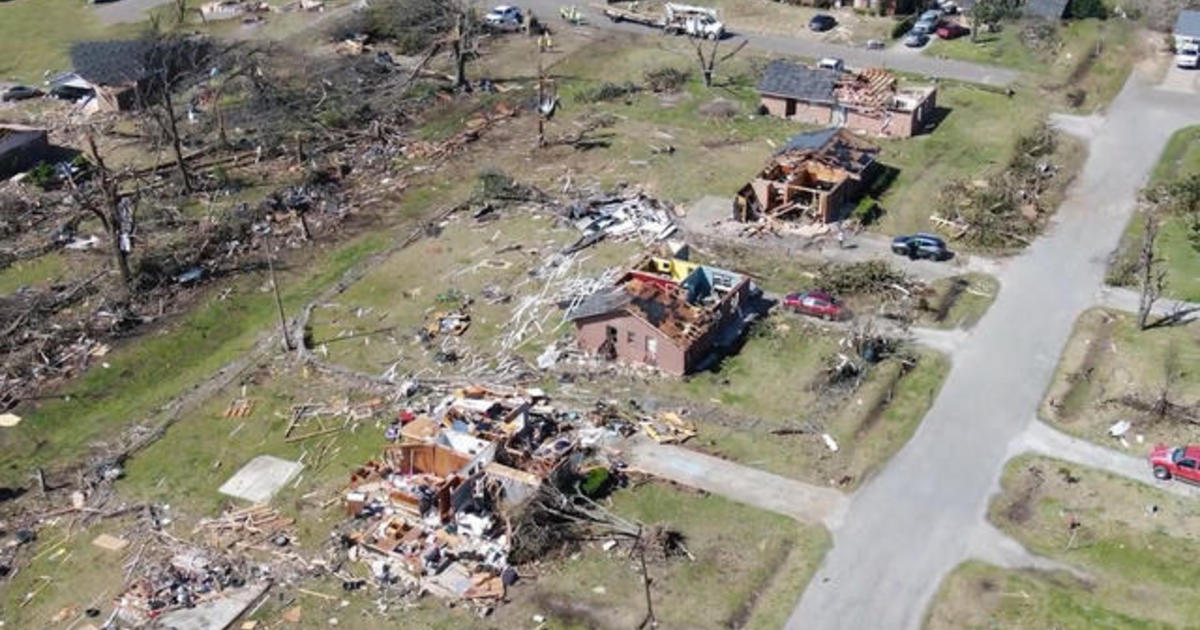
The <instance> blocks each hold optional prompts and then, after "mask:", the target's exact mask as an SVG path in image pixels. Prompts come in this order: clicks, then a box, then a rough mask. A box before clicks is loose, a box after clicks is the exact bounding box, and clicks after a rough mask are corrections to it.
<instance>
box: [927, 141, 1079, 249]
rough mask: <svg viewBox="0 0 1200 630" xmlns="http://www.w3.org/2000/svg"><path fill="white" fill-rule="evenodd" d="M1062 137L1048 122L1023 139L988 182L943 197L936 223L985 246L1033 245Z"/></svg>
mask: <svg viewBox="0 0 1200 630" xmlns="http://www.w3.org/2000/svg"><path fill="white" fill-rule="evenodd" d="M1057 143H1058V136H1057V133H1056V132H1055V131H1054V130H1053V129H1051V128H1050V127H1049V126H1048V125H1046V124H1044V123H1043V124H1040V125H1038V126H1037V127H1035V128H1034V129H1033V130H1031V131H1029V132H1028V133H1025V134H1023V135H1021V136H1020V137H1019V138H1018V139H1017V142H1016V146H1015V147H1014V150H1013V156H1012V158H1011V159H1010V160H1009V162H1008V163H1007V164H1006V165H1005V166H1004V169H1003V170H1001V171H999V172H997V173H995V174H993V175H991V176H990V177H988V178H986V179H983V180H972V179H966V178H964V179H958V180H955V181H952V182H950V183H948V184H947V185H946V186H945V187H944V188H943V189H942V190H941V192H940V194H939V195H938V202H937V208H938V211H939V215H940V216H938V217H936V218H935V221H937V222H939V223H940V224H941V227H942V228H943V229H944V230H945V231H947V232H948V233H949V234H950V236H951V237H952V238H955V239H960V240H964V241H967V242H970V243H973V244H975V245H980V246H982V247H986V248H995V249H1005V248H1011V247H1014V246H1024V245H1027V244H1029V242H1030V240H1031V238H1032V236H1033V235H1034V234H1035V233H1036V232H1037V230H1038V229H1039V227H1040V225H1041V221H1042V219H1043V218H1044V216H1045V214H1046V212H1047V210H1048V209H1049V208H1048V205H1049V204H1048V203H1047V202H1046V200H1044V199H1043V195H1045V193H1046V192H1047V190H1049V184H1050V182H1051V180H1052V179H1053V178H1054V176H1055V174H1056V173H1057V171H1058V169H1057V167H1056V166H1055V165H1054V164H1053V162H1052V161H1051V159H1052V157H1053V155H1054V152H1055V150H1056V148H1057Z"/></svg>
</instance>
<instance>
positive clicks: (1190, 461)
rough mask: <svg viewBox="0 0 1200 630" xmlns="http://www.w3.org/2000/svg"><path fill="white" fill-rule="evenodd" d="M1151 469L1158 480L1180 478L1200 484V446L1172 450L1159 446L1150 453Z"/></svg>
mask: <svg viewBox="0 0 1200 630" xmlns="http://www.w3.org/2000/svg"><path fill="white" fill-rule="evenodd" d="M1150 467H1151V468H1152V469H1153V470H1154V477H1155V478H1156V479H1162V480H1163V481H1166V480H1167V479H1172V478H1174V477H1178V478H1180V479H1182V480H1183V481H1191V482H1193V483H1200V446H1180V447H1177V448H1171V447H1169V446H1167V445H1166V444H1159V445H1157V446H1155V447H1154V450H1153V451H1150Z"/></svg>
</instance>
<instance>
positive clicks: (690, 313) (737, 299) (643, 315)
mask: <svg viewBox="0 0 1200 630" xmlns="http://www.w3.org/2000/svg"><path fill="white" fill-rule="evenodd" d="M754 291H755V288H754V285H753V283H752V282H751V280H750V278H749V277H747V276H745V275H743V274H740V273H736V272H733V271H728V270H725V269H719V268H716V267H710V266H707V265H701V264H697V263H693V262H689V261H687V260H681V259H677V258H656V257H647V258H644V259H643V260H642V261H641V262H640V263H638V264H637V265H635V266H634V267H633V268H632V269H630V270H629V271H628V272H626V273H625V275H624V276H622V277H621V278H620V279H619V280H618V281H617V282H616V284H615V285H614V286H613V287H611V288H609V289H607V290H604V291H601V292H599V293H596V294H594V295H592V296H591V297H590V298H588V299H586V300H584V301H583V302H582V303H580V304H579V305H578V306H577V307H576V308H575V309H574V310H572V311H571V312H570V313H568V315H567V317H568V319H570V320H571V321H573V322H574V323H575V337H576V341H577V343H578V344H579V347H580V348H582V349H584V350H586V351H587V352H590V353H594V354H597V355H600V356H602V357H605V358H608V359H611V360H615V361H619V362H623V363H641V364H646V365H651V366H654V367H657V368H658V369H660V370H662V371H664V372H667V373H669V374H676V375H682V374H687V373H689V372H692V371H694V370H695V369H696V368H697V367H698V366H699V365H701V364H702V363H703V362H704V361H705V360H707V359H708V358H709V356H710V355H711V354H712V352H713V351H714V349H715V348H716V347H717V346H718V345H723V344H722V341H723V339H724V338H725V337H726V336H732V337H733V338H736V336H737V335H738V334H740V331H741V328H742V324H743V322H744V321H745V319H746V316H747V312H748V311H747V308H748V302H749V301H750V299H751V297H752V295H753V292H754Z"/></svg>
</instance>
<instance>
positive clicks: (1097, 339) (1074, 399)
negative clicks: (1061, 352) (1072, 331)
mask: <svg viewBox="0 0 1200 630" xmlns="http://www.w3.org/2000/svg"><path fill="white" fill-rule="evenodd" d="M1088 316H1090V317H1095V318H1096V322H1095V326H1094V329H1093V331H1092V332H1093V334H1092V337H1091V339H1089V340H1088V341H1087V342H1086V343H1087V348H1086V349H1085V350H1084V352H1083V356H1081V357H1080V358H1079V363H1078V365H1076V366H1075V368H1074V369H1073V370H1071V371H1070V372H1069V373H1068V374H1067V377H1066V387H1065V390H1064V391H1063V392H1062V394H1061V395H1060V396H1056V397H1051V398H1050V399H1049V401H1048V402H1049V406H1050V410H1051V413H1052V414H1053V417H1054V419H1055V420H1059V421H1061V422H1065V423H1069V422H1070V421H1071V420H1073V419H1075V418H1076V417H1078V415H1079V413H1080V412H1081V411H1083V404H1082V402H1083V400H1084V399H1085V398H1087V394H1088V392H1089V391H1090V389H1091V384H1092V374H1093V373H1094V372H1095V370H1096V364H1097V363H1098V362H1099V360H1100V356H1101V354H1102V353H1104V352H1105V350H1106V349H1107V348H1108V347H1109V345H1110V344H1111V342H1112V322H1113V320H1112V318H1111V317H1110V316H1108V314H1106V313H1102V312H1101V313H1097V314H1095V315H1090V314H1089V315H1088Z"/></svg>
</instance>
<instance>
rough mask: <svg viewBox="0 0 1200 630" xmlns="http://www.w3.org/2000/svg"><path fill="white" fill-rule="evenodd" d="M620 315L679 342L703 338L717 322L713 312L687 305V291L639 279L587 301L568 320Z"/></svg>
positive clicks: (677, 286) (630, 280)
mask: <svg viewBox="0 0 1200 630" xmlns="http://www.w3.org/2000/svg"><path fill="white" fill-rule="evenodd" d="M617 312H626V313H629V314H630V315H633V316H635V317H637V318H638V319H641V320H644V321H645V322H646V323H647V324H649V325H651V326H653V327H654V328H657V329H658V330H659V331H661V332H662V333H663V334H665V335H666V336H667V337H669V338H671V339H672V340H675V341H678V342H684V341H688V340H691V339H696V338H698V337H701V336H702V335H703V334H704V333H705V332H707V331H708V329H709V327H711V326H712V325H713V324H714V323H715V322H716V321H717V318H716V317H714V316H713V314H712V312H711V311H710V309H708V308H705V307H703V306H698V305H695V304H691V303H690V302H688V290H687V289H686V288H684V287H681V286H679V285H673V284H669V283H663V282H652V281H648V280H643V279H641V278H638V277H636V276H634V277H632V278H631V279H629V280H628V281H627V282H625V283H624V284H621V285H620V286H617V287H613V288H611V289H608V290H606V291H602V292H600V293H597V294H594V295H593V296H592V297H591V298H588V299H587V300H584V302H583V303H582V304H580V305H579V306H578V307H576V308H575V310H573V311H571V313H570V314H569V315H568V319H570V320H580V319H585V318H588V317H596V316H599V315H607V314H610V313H617Z"/></svg>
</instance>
